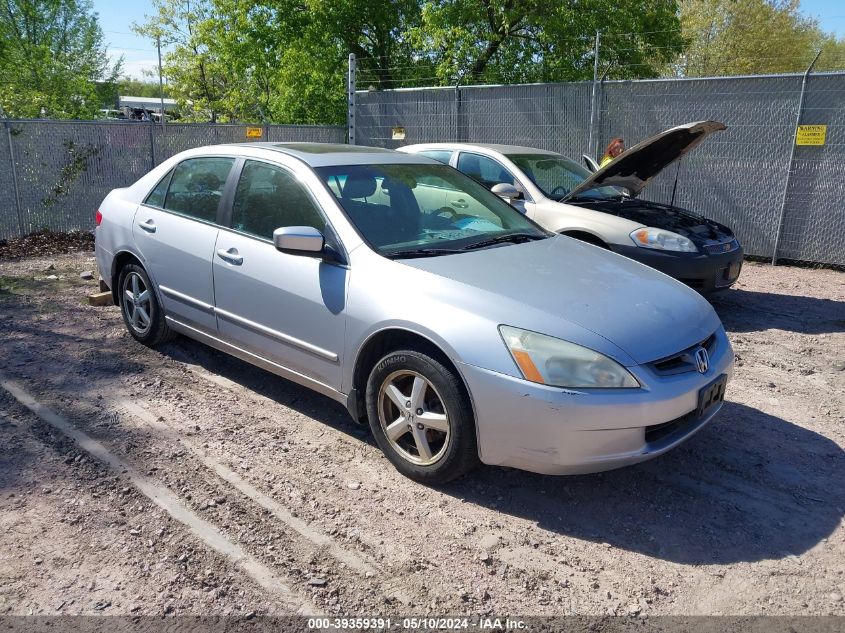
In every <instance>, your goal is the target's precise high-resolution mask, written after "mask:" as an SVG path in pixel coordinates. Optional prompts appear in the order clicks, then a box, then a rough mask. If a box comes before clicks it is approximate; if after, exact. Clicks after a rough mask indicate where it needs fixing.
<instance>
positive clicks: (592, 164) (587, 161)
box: [581, 154, 599, 173]
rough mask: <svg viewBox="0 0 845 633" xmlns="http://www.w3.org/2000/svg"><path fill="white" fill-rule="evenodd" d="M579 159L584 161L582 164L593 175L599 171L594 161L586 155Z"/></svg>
mask: <svg viewBox="0 0 845 633" xmlns="http://www.w3.org/2000/svg"><path fill="white" fill-rule="evenodd" d="M581 158H583V159H584V164H585V165H586V166H587V169H589V170H590V171H591V172H593V173H595V172H597V171H598V170H599V164H598V163H597V162H596V161H595V160H593V159H592V158H591V157H590V156H587V155H586V154H582V155H581Z"/></svg>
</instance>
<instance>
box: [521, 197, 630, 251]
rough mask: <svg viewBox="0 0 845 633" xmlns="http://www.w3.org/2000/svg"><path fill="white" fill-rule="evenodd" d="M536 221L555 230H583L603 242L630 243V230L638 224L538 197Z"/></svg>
mask: <svg viewBox="0 0 845 633" xmlns="http://www.w3.org/2000/svg"><path fill="white" fill-rule="evenodd" d="M533 219H534V220H535V221H536V222H537V223H538V224H540V225H541V226H543V227H544V228H546V229H548V230H550V231H554V232H555V233H565V232H567V231H585V232H587V233H591V234H593V235H595V236H596V237H599V238H601V240H602V241H603V242H605V243H607V244H621V245H624V246H630V245H631V244H632V242H631V238H630V234H631V231H634V230H635V229H638V228H640V227H641V226H642V224H637V223H636V222H632V221H630V220H626V219H624V218H620V217H617V216H614V215H610V214H609V213H604V212H602V211H594V210H592V209H587V208H584V207H578V206H575V205H570V204H566V203H563V202H554V201H553V200H542V201H541V202H539V203H538V204H537V205H536V209H535V211H534V218H533Z"/></svg>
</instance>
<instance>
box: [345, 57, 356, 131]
mask: <svg viewBox="0 0 845 633" xmlns="http://www.w3.org/2000/svg"><path fill="white" fill-rule="evenodd" d="M346 135H347V137H348V143H349V144H350V145H355V53H349V72H348V73H347V77H346Z"/></svg>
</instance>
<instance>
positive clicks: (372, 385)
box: [366, 350, 478, 485]
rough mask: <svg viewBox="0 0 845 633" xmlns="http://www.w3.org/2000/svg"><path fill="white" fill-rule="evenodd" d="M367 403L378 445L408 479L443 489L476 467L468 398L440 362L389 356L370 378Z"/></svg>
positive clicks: (410, 354)
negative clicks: (448, 482)
mask: <svg viewBox="0 0 845 633" xmlns="http://www.w3.org/2000/svg"><path fill="white" fill-rule="evenodd" d="M366 397H367V417H368V418H369V422H370V428H371V429H372V431H373V435H374V436H375V438H376V442H377V443H378V445H379V447H380V448H381V450H382V451H383V452H384V454H385V455H386V456H387V458H388V459H389V460H390V461H391V463H393V465H394V466H395V467H396V468H397V470H399V472H401V473H402V474H404V475H406V476H407V477H410V478H411V479H414V480H415V481H419V482H421V483H425V484H435V485H436V484H442V483H446V482H447V481H451V480H453V479H456V478H457V477H460V476H461V475H463V474H465V473H466V472H468V471H469V470H471V469H472V468H474V467H475V466H476V465H477V464H478V449H477V445H476V436H475V420H474V419H473V415H472V407H471V406H470V402H469V397H468V395H467V393H466V390H465V389H464V386H463V384H462V383H461V380H460V378H459V377H458V376H456V375H455V374H454V372H452V371H451V370H450V369H448V368H446V367H445V366H444V365H443V364H442V363H440V362H439V361H438V360H436V359H434V358H432V357H430V356H428V355H426V354H423V353H421V352H417V351H414V350H400V351H396V352H391V353H390V354H388V355H387V356H385V357H384V358H382V359H381V360H380V361H379V362H378V363H377V364H376V366H375V367H374V368H373V370H372V372H371V373H370V377H369V380H368V381H367V393H366Z"/></svg>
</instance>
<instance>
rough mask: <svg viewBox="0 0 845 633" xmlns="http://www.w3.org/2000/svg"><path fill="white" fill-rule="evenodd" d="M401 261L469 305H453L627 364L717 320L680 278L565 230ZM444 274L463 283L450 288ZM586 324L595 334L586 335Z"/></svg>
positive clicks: (694, 338)
mask: <svg viewBox="0 0 845 633" xmlns="http://www.w3.org/2000/svg"><path fill="white" fill-rule="evenodd" d="M400 261H401V263H403V264H406V265H408V266H412V267H414V268H416V269H419V270H423V271H427V272H429V273H432V274H434V275H437V276H438V277H439V278H441V280H440V281H439V282H438V283H437V284H434V287H435V288H437V289H438V294H440V295H441V296H448V297H449V301H450V303H453V304H454V303H460V304H463V305H460V306H456V307H461V308H465V309H467V310H470V311H479V310H483V313H484V314H485V315H486V316H487V317H488V318H489V319H491V320H495V321H498V323H499V324H505V325H512V326H516V327H521V328H525V329H527V330H533V331H537V332H541V333H543V334H548V335H550V336H557V337H560V338H564V339H566V340H569V341H571V342H573V343H576V344H579V345H585V346H587V347H592V349H596V350H597V351H599V352H601V353H603V354H606V355H608V356H611V357H612V358H614V359H616V360H617V361H619V362H621V363H623V364H625V365H632V364H635V363H636V364H639V363H646V362H651V361H654V360H657V359H660V358H665V357H666V356H670V355H672V354H675V353H677V352H679V351H681V350H684V349H686V348H688V347H690V346H692V345H695V344H696V343H699V342H701V341H703V340H705V339H706V338H707V337H708V336H710V335H711V334H712V333H713V332H714V331H715V330H716V329H718V328H719V326H720V324H721V323H720V321H719V317H718V316H716V313H715V311H714V310H713V308H712V307H711V306H710V304H709V303H708V302H707V301H706V300H704V299H703V298H702V297H701V296H700V295H699V294H698V293H697V292H695V291H694V290H691V289H690V288H687V287H686V286H685V285H683V284H681V283H680V282H678V281H675V280H674V279H672V278H671V277H668V276H667V275H664V274H663V273H660V272H658V271H656V270H654V269H652V268H649V267H648V266H644V265H643V264H640V263H639V262H635V261H633V260H631V259H628V258H626V257H622V256H621V255H617V254H615V253H612V252H610V251H607V250H604V249H602V248H598V247H596V246H592V245H589V244H585V243H583V242H580V241H578V240H575V239H572V238H569V237H565V236H562V235H557V236H554V237H550V238H548V239H545V240H539V241H535V242H528V243H525V244H518V245H507V246H502V247H494V248H488V249H485V250H479V251H471V252H468V253H463V254H457V255H446V256H440V257H428V258H418V259H406V260H400ZM444 278H445V279H448V280H451V281H452V282H453V283H455V284H459V287H457V288H455V287H452V288H446V287H444V286H443V284H442V280H443V279H444ZM469 289H472V291H469ZM573 326H575V327H573ZM584 330H586V331H588V332H590V333H592V334H593V335H596V336H587V337H580V336H579V334H578V333H579V332H583V331H584Z"/></svg>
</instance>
